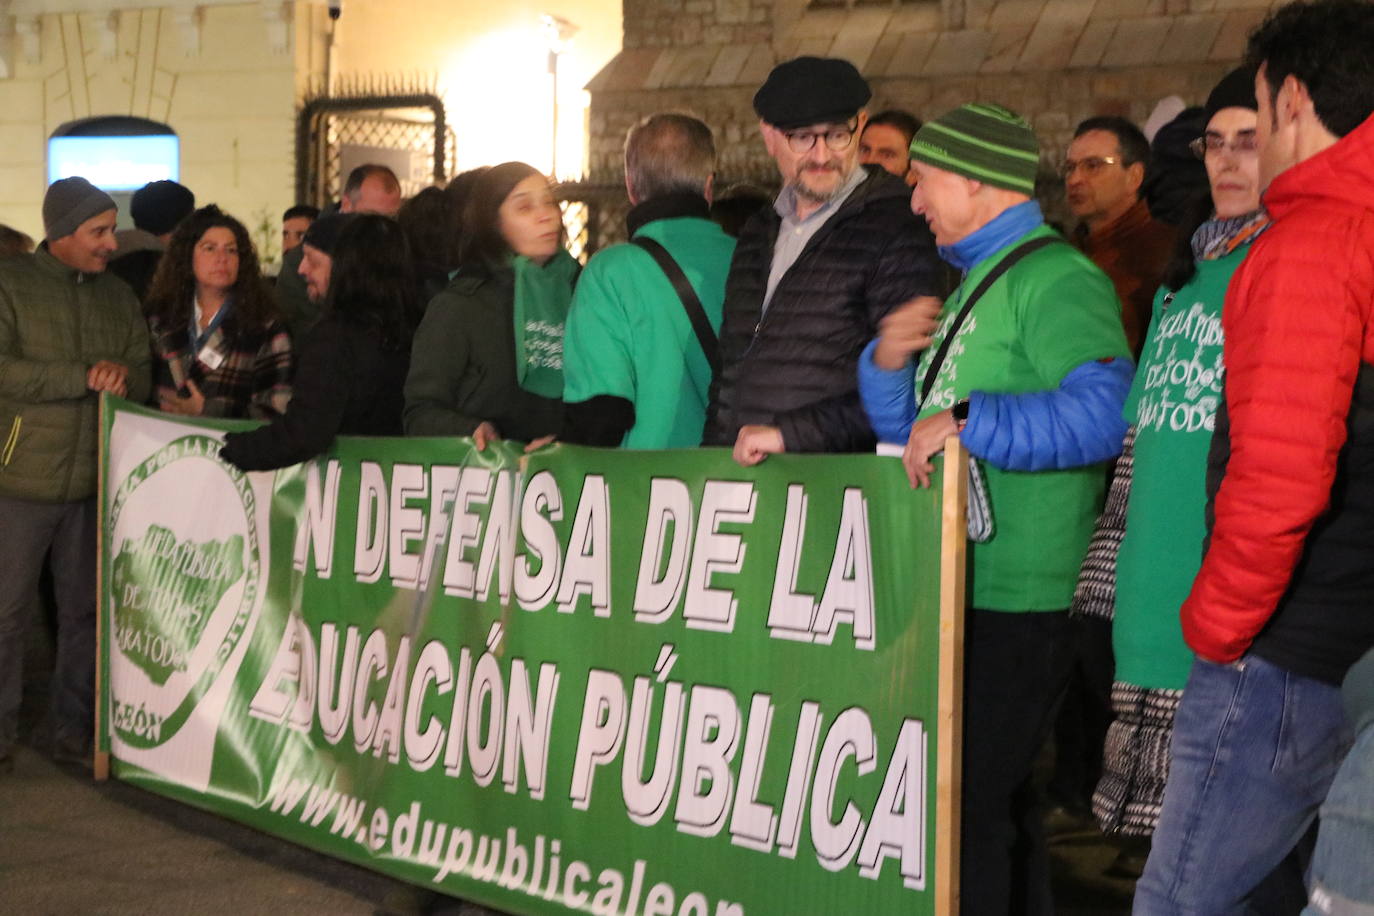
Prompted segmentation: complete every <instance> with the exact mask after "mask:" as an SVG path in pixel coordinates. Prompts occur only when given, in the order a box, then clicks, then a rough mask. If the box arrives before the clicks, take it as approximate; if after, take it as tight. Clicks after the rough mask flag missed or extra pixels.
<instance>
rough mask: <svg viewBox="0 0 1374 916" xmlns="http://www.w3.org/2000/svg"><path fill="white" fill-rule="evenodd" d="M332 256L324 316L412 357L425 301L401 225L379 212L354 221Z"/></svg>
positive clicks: (342, 236)
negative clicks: (414, 339)
mask: <svg viewBox="0 0 1374 916" xmlns="http://www.w3.org/2000/svg"><path fill="white" fill-rule="evenodd" d="M333 257H334V267H333V270H332V271H331V272H330V275H329V292H328V293H327V294H326V296H325V300H324V314H326V315H329V314H333V315H337V316H339V317H340V318H343V319H345V320H347V321H349V322H351V323H353V324H356V325H358V326H359V327H362V328H364V329H366V330H367V331H368V332H369V333H371V334H373V335H374V336H375V337H376V339H377V340H378V341H379V342H380V343H381V345H382V346H383V347H385V348H387V349H391V350H400V351H404V352H409V351H410V341H411V338H412V337H414V335H415V326H416V325H417V324H419V319H420V306H421V302H420V297H419V289H418V286H417V283H416V279H415V270H414V268H413V266H412V258H411V253H410V244H409V242H407V241H406V234H405V232H404V231H403V230H402V229H401V227H400V225H399V224H398V223H397V221H396V220H394V219H391V218H390V217H387V216H381V215H379V214H376V213H361V214H358V215H357V216H354V217H353V218H352V219H350V220H349V221H348V224H347V225H345V226H344V227H343V230H342V231H341V232H340V233H339V240H338V242H337V243H335V246H334V255H333Z"/></svg>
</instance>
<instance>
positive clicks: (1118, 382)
mask: <svg viewBox="0 0 1374 916" xmlns="http://www.w3.org/2000/svg"><path fill="white" fill-rule="evenodd" d="M1043 222H1044V219H1043V217H1042V215H1041V213H1040V208H1039V206H1038V205H1037V204H1036V203H1035V202H1034V201H1028V202H1026V203H1024V204H1020V205H1018V206H1015V207H1012V208H1010V209H1008V210H1006V211H1004V212H1003V213H1002V214H1000V215H999V216H997V217H996V218H995V219H994V220H992V221H991V222H989V223H988V224H987V225H985V226H983V227H982V228H980V229H979V230H977V231H976V232H974V233H972V234H970V235H969V236H968V237H966V238H964V239H962V240H960V241H959V242H958V243H956V244H954V245H951V246H944V247H941V249H940V255H941V257H943V258H944V259H945V260H947V261H949V262H950V263H952V264H954V265H955V266H956V267H960V268H962V269H963V270H965V271H967V270H968V269H969V268H970V267H972V266H974V265H975V264H978V263H979V262H981V261H982V260H983V259H984V258H986V257H988V256H989V255H991V254H992V253H994V252H996V251H999V250H1001V249H1003V248H1005V247H1006V246H1007V245H1009V244H1011V243H1012V242H1014V241H1016V240H1017V239H1019V238H1021V237H1022V236H1025V235H1026V234H1027V233H1029V232H1031V231H1032V230H1034V229H1035V228H1037V227H1038V226H1040V225H1041V224H1042V223H1043ZM974 311H975V312H976V311H977V306H976V305H975V307H974ZM876 346H877V341H876V340H875V341H873V342H871V343H870V344H869V345H868V347H866V348H865V350H864V352H863V354H862V356H861V358H860V360H859V391H860V394H861V397H862V400H863V404H864V408H865V410H866V411H867V413H868V418H869V422H870V423H871V424H872V426H873V429H874V432H875V433H877V435H878V438H879V439H880V440H882V441H884V442H899V443H900V442H905V441H906V439H907V436H908V435H909V434H910V432H911V426H912V424H913V423H914V422H915V420H916V416H917V413H918V405H917V404H916V394H915V387H916V383H917V381H918V380H917V379H916V377H915V375H916V362H917V360H916V359H915V358H913V359H912V360H909V361H908V362H907V364H906V365H905V366H903V367H902V368H900V369H896V370H892V371H887V370H883V369H879V368H878V367H877V366H875V365H874V364H873V350H874V348H875V347H876ZM1134 369H1135V367H1134V366H1133V365H1132V363H1131V362H1130V361H1129V360H1127V359H1121V358H1116V359H1106V360H1093V361H1090V362H1086V363H1083V364H1082V365H1080V366H1078V367H1076V368H1075V369H1073V370H1072V371H1070V372H1069V373H1068V374H1067V375H1065V376H1064V378H1063V379H1062V380H1061V381H1060V383H1059V385H1058V387H1056V388H1054V389H1051V390H1047V391H1035V392H1028V393H1019V394H998V393H993V392H986V391H973V392H971V393H970V394H969V421H968V424H967V425H966V426H965V427H964V431H963V432H962V433H961V434H960V437H959V438H960V439H961V441H963V443H964V446H965V447H966V448H967V449H968V450H969V451H970V452H971V453H972V454H974V455H976V456H977V457H979V458H981V459H983V460H985V461H987V462H988V463H989V464H991V465H993V466H994V467H998V468H1001V469H1003V470H1007V471H1043V470H1056V469H1065V468H1075V467H1082V466H1084V465H1089V464H1095V463H1097V462H1099V461H1105V460H1107V459H1109V458H1112V457H1114V456H1116V455H1117V454H1119V453H1120V452H1121V443H1122V440H1123V439H1124V438H1125V435H1126V421H1125V419H1124V418H1123V416H1122V414H1121V408H1122V405H1123V404H1124V403H1125V401H1126V395H1127V394H1128V393H1129V392H1130V388H1131V379H1132V375H1133V374H1134Z"/></svg>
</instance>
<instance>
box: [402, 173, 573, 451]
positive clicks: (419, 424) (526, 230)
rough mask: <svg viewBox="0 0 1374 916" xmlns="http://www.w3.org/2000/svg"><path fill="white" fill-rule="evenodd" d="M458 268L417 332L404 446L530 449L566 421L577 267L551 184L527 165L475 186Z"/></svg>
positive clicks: (489, 176) (407, 394) (493, 175)
mask: <svg viewBox="0 0 1374 916" xmlns="http://www.w3.org/2000/svg"><path fill="white" fill-rule="evenodd" d="M463 225H464V227H465V232H464V237H463V240H462V243H461V245H460V249H459V262H460V264H461V265H462V266H461V267H460V268H459V270H458V273H457V275H455V276H454V278H453V280H452V282H450V283H449V285H448V288H447V289H445V290H444V291H443V292H442V293H440V294H439V295H438V296H436V297H435V298H434V301H433V302H431V303H430V305H429V308H428V309H427V310H426V311H425V317H424V320H423V321H421V323H420V328H419V330H418V331H416V333H415V344H414V348H413V350H412V351H411V359H410V375H409V376H408V377H407V379H406V386H405V399H406V406H405V431H406V435H408V436H472V437H473V439H475V440H476V441H477V447H478V448H479V449H480V448H485V447H486V443H487V442H489V441H491V440H493V439H498V438H502V437H505V438H510V439H518V440H520V441H525V442H528V441H530V440H532V439H536V438H539V437H540V436H545V435H552V434H555V433H557V432H558V429H559V425H560V424H561V423H562V419H563V326H564V324H565V322H566V320H567V316H568V305H569V303H570V302H571V301H572V288H573V280H574V279H575V278H576V276H577V271H578V264H577V262H576V261H575V260H573V258H572V256H571V255H569V254H568V252H567V251H566V250H565V249H564V248H563V223H562V214H561V212H560V210H559V208H558V201H557V200H555V199H554V195H553V189H552V188H551V187H550V186H549V182H548V180H547V179H546V178H545V177H544V176H543V175H541V174H540V173H539V172H538V171H537V170H535V169H534V168H532V167H531V166H528V165H525V164H524V163H523V162H506V163H503V164H501V165H498V166H496V167H494V168H491V169H489V170H487V172H486V173H485V174H483V175H482V176H481V177H480V178H479V179H478V180H477V182H476V183H475V184H474V185H473V188H472V191H471V196H470V197H469V199H468V203H467V207H466V210H465V214H464V221H463Z"/></svg>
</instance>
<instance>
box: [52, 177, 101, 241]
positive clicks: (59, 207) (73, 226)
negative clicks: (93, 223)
mask: <svg viewBox="0 0 1374 916" xmlns="http://www.w3.org/2000/svg"><path fill="white" fill-rule="evenodd" d="M114 209H116V207H115V202H114V198H113V197H111V196H110V195H108V194H106V193H105V192H104V191H102V190H100V189H99V188H97V187H96V186H95V185H93V184H91V183H90V182H89V181H87V180H86V179H84V178H81V177H75V176H74V177H72V178H63V179H61V180H59V181H54V182H53V183H52V184H50V185H48V193H47V194H45V195H43V232H44V233H45V234H46V235H47V237H48V239H49V240H50V241H51V240H54V239H60V238H63V237H64V236H68V235H71V234H72V233H73V232H75V231H76V230H77V229H79V228H80V227H81V224H82V223H84V222H85V221H86V220H88V219H90V218H91V217H92V216H97V215H99V214H101V213H104V212H105V211H106V210H114Z"/></svg>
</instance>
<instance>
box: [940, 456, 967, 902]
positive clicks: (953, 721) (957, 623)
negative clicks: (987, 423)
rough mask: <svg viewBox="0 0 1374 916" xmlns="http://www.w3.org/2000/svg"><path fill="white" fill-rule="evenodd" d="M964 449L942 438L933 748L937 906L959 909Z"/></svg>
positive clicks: (964, 509)
mask: <svg viewBox="0 0 1374 916" xmlns="http://www.w3.org/2000/svg"><path fill="white" fill-rule="evenodd" d="M968 463H969V457H968V452H967V451H965V450H964V447H963V445H962V444H961V443H960V442H959V438H958V437H957V436H951V437H950V438H949V439H947V440H946V441H945V461H944V492H943V497H942V500H941V513H940V516H941V520H940V526H941V530H940V675H939V680H940V686H939V697H938V701H937V712H936V716H937V719H938V722H937V726H936V727H937V728H938V732H937V734H938V735H939V741H938V744H937V747H936V749H935V754H936V762H935V786H936V789H935V912H936V913H938V914H940V916H958V914H959V837H960V834H959V799H960V795H961V792H962V789H963V786H962V784H961V783H962V767H963V745H964V598H965V595H964V586H965V582H966V581H967V580H966V579H965V575H966V571H967V562H968Z"/></svg>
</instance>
